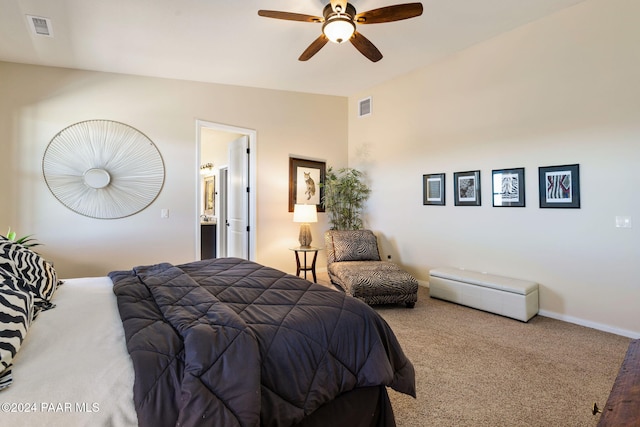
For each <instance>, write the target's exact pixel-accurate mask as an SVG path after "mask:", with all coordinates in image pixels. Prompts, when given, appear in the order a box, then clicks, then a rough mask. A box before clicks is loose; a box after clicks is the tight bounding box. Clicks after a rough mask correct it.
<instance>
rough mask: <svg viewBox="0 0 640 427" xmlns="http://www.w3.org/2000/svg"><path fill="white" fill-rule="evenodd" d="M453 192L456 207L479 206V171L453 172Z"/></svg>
mask: <svg viewBox="0 0 640 427" xmlns="http://www.w3.org/2000/svg"><path fill="white" fill-rule="evenodd" d="M453 192H454V203H455V205H456V206H480V205H481V200H480V171H479V170H478V171H468V172H455V173H454V174H453Z"/></svg>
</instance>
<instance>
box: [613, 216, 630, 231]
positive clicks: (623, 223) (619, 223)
mask: <svg viewBox="0 0 640 427" xmlns="http://www.w3.org/2000/svg"><path fill="white" fill-rule="evenodd" d="M616 228H631V217H630V216H617V217H616Z"/></svg>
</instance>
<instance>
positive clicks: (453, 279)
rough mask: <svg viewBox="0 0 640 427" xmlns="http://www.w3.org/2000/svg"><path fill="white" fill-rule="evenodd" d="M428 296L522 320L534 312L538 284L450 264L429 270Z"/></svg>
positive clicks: (536, 307)
mask: <svg viewBox="0 0 640 427" xmlns="http://www.w3.org/2000/svg"><path fill="white" fill-rule="evenodd" d="M429 295H430V296H431V297H433V298H438V299H443V300H446V301H451V302H455V303H458V304H462V305H466V306H469V307H473V308H477V309H480V310H484V311H489V312H491V313H495V314H500V315H502V316H507V317H512V318H514V319H517V320H521V321H523V322H526V321H528V320H529V319H531V318H532V317H533V316H535V315H536V314H537V313H538V284H537V283H535V282H530V281H528V280H520V279H512V278H509V277H503V276H496V275H493V274H487V273H480V272H477V271H471V270H463V269H459V268H453V267H442V268H435V269H432V270H431V271H430V272H429Z"/></svg>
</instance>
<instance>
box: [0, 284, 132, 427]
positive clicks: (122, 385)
mask: <svg viewBox="0 0 640 427" xmlns="http://www.w3.org/2000/svg"><path fill="white" fill-rule="evenodd" d="M53 302H54V303H55V304H56V307H55V308H53V309H51V310H48V311H44V312H42V313H40V315H39V316H38V318H37V319H36V320H35V321H34V322H33V324H32V325H31V328H30V329H29V331H28V333H27V337H26V338H25V340H24V342H23V344H22V347H21V348H20V350H19V352H18V354H17V355H16V357H15V358H14V362H13V384H12V385H11V386H10V387H8V388H7V389H6V390H4V391H2V392H0V423H1V424H2V425H7V426H64V427H76V426H87V427H89V426H91V427H94V426H113V427H120V426H122V427H130V426H137V425H138V420H137V416H136V412H135V408H134V405H133V381H134V371H133V365H132V363H131V359H130V357H129V354H128V353H127V349H126V344H125V338H124V329H123V327H122V322H121V320H120V314H119V313H118V307H117V304H116V297H115V295H114V294H113V283H112V282H111V279H110V278H108V277H94V278H82V279H68V280H65V283H64V285H62V286H61V287H60V288H59V289H58V290H57V291H56V293H55V295H54V298H53Z"/></svg>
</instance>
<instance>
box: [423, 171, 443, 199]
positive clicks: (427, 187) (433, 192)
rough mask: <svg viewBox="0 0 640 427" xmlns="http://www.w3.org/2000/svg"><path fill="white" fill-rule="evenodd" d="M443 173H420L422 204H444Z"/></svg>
mask: <svg viewBox="0 0 640 427" xmlns="http://www.w3.org/2000/svg"><path fill="white" fill-rule="evenodd" d="M444 178H445V174H444V173H432V174H428V175H422V204H423V205H439V206H444V205H445V186H444V183H445V180H444Z"/></svg>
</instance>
